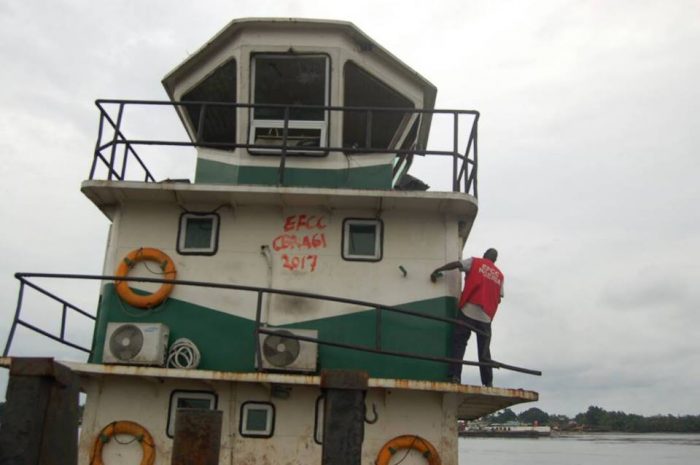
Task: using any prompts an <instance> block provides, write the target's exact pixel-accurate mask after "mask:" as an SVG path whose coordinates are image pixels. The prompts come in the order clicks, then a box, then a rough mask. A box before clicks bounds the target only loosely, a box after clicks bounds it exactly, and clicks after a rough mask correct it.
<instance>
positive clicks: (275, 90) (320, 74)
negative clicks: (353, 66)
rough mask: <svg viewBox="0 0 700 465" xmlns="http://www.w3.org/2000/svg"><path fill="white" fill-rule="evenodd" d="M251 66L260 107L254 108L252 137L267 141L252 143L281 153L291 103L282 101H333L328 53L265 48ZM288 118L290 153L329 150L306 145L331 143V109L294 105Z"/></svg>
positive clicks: (321, 103)
mask: <svg viewBox="0 0 700 465" xmlns="http://www.w3.org/2000/svg"><path fill="white" fill-rule="evenodd" d="M251 68H252V73H253V76H252V79H251V81H252V86H253V90H252V95H253V103H254V104H255V105H256V107H255V108H254V109H253V110H252V118H251V124H250V141H251V144H254V145H260V146H263V147H260V148H258V147H256V148H255V149H251V153H279V152H280V151H281V150H280V149H278V148H275V146H281V145H283V143H284V134H283V132H284V122H285V108H284V107H283V106H279V105H317V106H324V105H328V102H329V90H328V89H329V61H328V57H327V56H325V55H281V54H260V55H255V56H253V59H252V63H251ZM264 105H270V106H264ZM287 119H288V125H287V146H288V147H290V148H289V149H288V150H287V152H288V153H296V154H299V153H303V154H305V155H316V156H322V155H325V153H324V152H322V151H309V150H304V149H305V148H309V147H325V146H327V133H328V112H327V111H325V110H323V109H320V108H299V107H298V108H290V109H289V114H288V117H287ZM265 146H267V147H265Z"/></svg>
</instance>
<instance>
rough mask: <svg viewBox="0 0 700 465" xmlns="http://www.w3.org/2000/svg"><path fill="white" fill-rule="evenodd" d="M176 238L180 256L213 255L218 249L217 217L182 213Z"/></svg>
mask: <svg viewBox="0 0 700 465" xmlns="http://www.w3.org/2000/svg"><path fill="white" fill-rule="evenodd" d="M177 235H178V237H177V251H178V253H179V254H181V255H214V254H215V253H216V251H217V249H218V248H219V215H217V214H216V213H183V214H182V215H181V216H180V227H179V230H178V234H177Z"/></svg>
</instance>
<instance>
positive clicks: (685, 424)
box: [484, 406, 700, 433]
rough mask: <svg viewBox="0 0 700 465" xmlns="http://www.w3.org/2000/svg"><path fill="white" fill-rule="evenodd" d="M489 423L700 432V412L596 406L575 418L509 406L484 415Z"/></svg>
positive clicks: (662, 431)
mask: <svg viewBox="0 0 700 465" xmlns="http://www.w3.org/2000/svg"><path fill="white" fill-rule="evenodd" d="M484 421H486V422H488V423H506V422H509V421H518V422H520V423H527V424H533V423H537V424H540V425H548V426H551V427H552V428H555V429H559V430H562V431H566V430H578V431H611V432H612V431H614V432H626V433H700V415H682V416H674V415H654V416H650V417H645V416H642V415H636V414H633V413H625V412H608V411H607V410H605V409H602V408H600V407H596V406H590V407H588V410H587V411H586V412H585V413H579V414H578V415H576V416H574V417H573V418H569V417H567V416H566V415H550V414H548V413H547V412H544V411H542V410H540V409H538V408H536V407H533V408H531V409H528V410H525V411H524V412H522V413H520V414H519V415H518V414H516V413H515V412H513V411H512V410H511V409H509V408H507V409H505V410H501V411H500V412H496V413H494V414H491V415H488V416H487V417H484Z"/></svg>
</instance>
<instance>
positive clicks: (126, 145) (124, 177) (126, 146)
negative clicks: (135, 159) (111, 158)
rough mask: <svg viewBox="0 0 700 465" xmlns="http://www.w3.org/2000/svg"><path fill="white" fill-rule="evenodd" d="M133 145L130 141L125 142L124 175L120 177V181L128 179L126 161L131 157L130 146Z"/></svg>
mask: <svg viewBox="0 0 700 465" xmlns="http://www.w3.org/2000/svg"><path fill="white" fill-rule="evenodd" d="M130 147H131V146H130V145H129V143H128V142H125V143H124V157H123V158H122V177H121V178H120V179H119V180H120V181H123V180H124V179H126V161H127V160H128V158H129V148H130Z"/></svg>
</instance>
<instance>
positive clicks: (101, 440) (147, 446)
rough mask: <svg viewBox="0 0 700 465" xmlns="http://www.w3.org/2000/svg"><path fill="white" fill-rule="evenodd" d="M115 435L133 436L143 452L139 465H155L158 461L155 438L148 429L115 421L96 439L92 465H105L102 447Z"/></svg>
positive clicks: (130, 422) (131, 423)
mask: <svg viewBox="0 0 700 465" xmlns="http://www.w3.org/2000/svg"><path fill="white" fill-rule="evenodd" d="M115 434H128V435H131V436H133V437H134V438H135V439H136V440H137V441H138V442H139V443H141V449H142V450H143V458H142V459H141V463H140V464H139V465H153V462H155V460H156V449H155V444H154V443H153V436H151V433H149V432H148V430H147V429H146V428H144V427H143V426H141V425H139V424H138V423H135V422H133V421H115V422H113V423H110V424H109V425H107V426H105V427H104V428H103V429H102V431H100V434H98V435H97V437H96V438H95V443H94V444H93V446H92V452H91V454H90V465H104V462H102V447H104V445H105V444H107V443H108V442H109V440H110V439H112V436H114V435H115Z"/></svg>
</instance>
